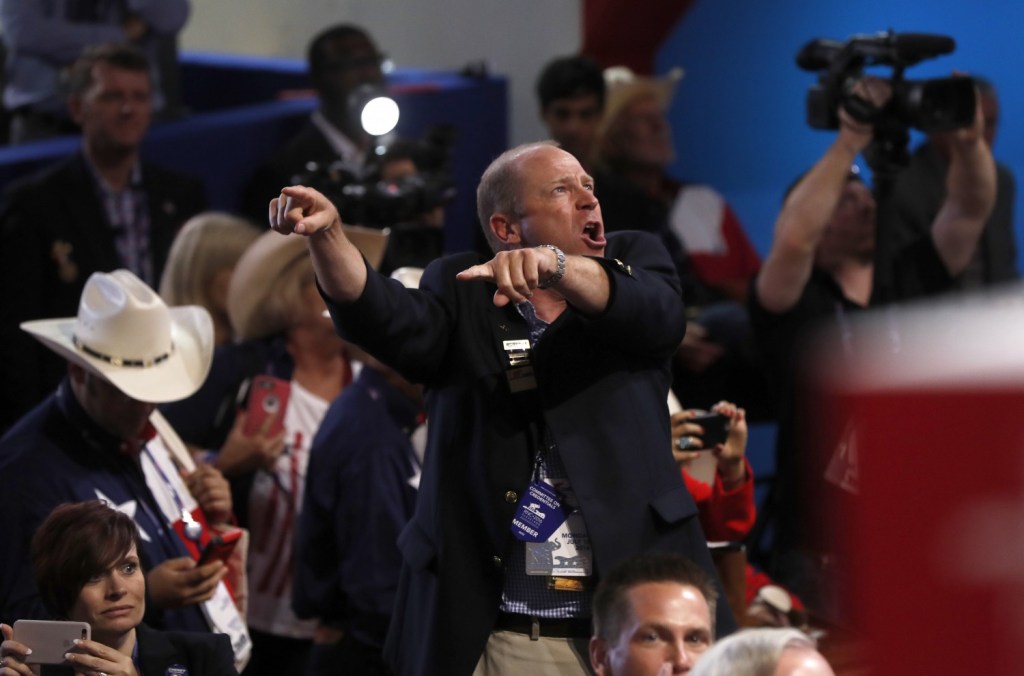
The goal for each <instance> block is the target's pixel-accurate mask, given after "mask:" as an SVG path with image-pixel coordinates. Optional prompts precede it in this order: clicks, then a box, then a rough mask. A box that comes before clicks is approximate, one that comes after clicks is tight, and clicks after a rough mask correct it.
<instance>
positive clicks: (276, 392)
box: [242, 374, 292, 437]
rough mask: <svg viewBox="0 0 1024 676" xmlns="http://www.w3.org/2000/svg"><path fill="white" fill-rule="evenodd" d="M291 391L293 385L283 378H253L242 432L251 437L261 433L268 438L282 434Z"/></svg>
mask: <svg viewBox="0 0 1024 676" xmlns="http://www.w3.org/2000/svg"><path fill="white" fill-rule="evenodd" d="M291 389H292V386H291V383H289V382H288V381H287V380H282V379H281V378H275V377H273V376H268V375H266V374H260V375H258V376H256V377H255V378H253V380H252V386H251V387H250V388H249V401H248V403H247V404H246V407H245V413H246V420H245V427H243V428H242V432H243V433H244V434H246V435H249V436H251V435H253V434H256V433H260V434H263V435H264V436H267V437H273V436H277V435H278V434H280V433H281V430H283V429H284V413H285V410H286V409H287V408H288V397H289V396H290V395H291Z"/></svg>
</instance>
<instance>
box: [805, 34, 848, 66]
mask: <svg viewBox="0 0 1024 676" xmlns="http://www.w3.org/2000/svg"><path fill="white" fill-rule="evenodd" d="M844 44H845V43H842V42H839V41H838V40H828V39H826V38H818V39H817V40H811V41H810V42H808V43H807V44H806V45H804V46H803V47H802V48H801V49H800V51H799V52H797V54H796V65H797V66H798V67H800V69H801V70H814V71H817V70H825V69H826V68H828V67H829V64H831V63H832V60H833V59H834V58H835V56H836V54H838V53H839V52H840V50H842V48H843V46H844Z"/></svg>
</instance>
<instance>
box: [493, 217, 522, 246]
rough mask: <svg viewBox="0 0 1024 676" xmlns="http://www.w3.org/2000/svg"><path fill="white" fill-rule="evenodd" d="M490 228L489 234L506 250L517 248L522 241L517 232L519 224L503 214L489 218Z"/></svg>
mask: <svg viewBox="0 0 1024 676" xmlns="http://www.w3.org/2000/svg"><path fill="white" fill-rule="evenodd" d="M490 226H491V232H493V233H494V236H495V237H496V238H497V239H498V241H499V242H501V243H502V244H504V245H505V247H506V248H512V247H514V246H517V245H519V244H521V243H522V241H523V240H522V235H521V233H520V232H519V223H518V222H517V221H513V220H512V219H511V218H510V217H509V216H506V215H505V214H494V215H493V216H491V221H490Z"/></svg>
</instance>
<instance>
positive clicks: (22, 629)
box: [14, 620, 92, 664]
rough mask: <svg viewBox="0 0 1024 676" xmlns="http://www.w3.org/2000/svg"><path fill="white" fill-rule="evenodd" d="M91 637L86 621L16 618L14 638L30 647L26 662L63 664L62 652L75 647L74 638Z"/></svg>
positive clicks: (90, 629) (90, 630)
mask: <svg viewBox="0 0 1024 676" xmlns="http://www.w3.org/2000/svg"><path fill="white" fill-rule="evenodd" d="M90 638H92V628H91V627H90V626H89V623H88V622H60V621H57V620H18V621H17V622H15V623H14V640H15V641H18V642H19V643H24V644H25V645H26V646H28V647H29V648H31V649H32V654H31V655H29V656H28V657H26V658H25V663H26V664H64V663H65V661H64V653H66V652H68V651H69V650H71V649H72V648H74V647H75V643H74V642H75V640H76V639H90Z"/></svg>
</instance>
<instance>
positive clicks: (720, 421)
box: [688, 413, 731, 451]
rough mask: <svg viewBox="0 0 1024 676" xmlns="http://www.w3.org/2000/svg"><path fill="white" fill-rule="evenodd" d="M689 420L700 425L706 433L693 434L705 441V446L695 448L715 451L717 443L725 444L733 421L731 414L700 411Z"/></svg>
mask: <svg viewBox="0 0 1024 676" xmlns="http://www.w3.org/2000/svg"><path fill="white" fill-rule="evenodd" d="M688 422H691V423H693V424H695V425H700V426H701V427H702V428H703V429H704V434H696V435H692V436H696V437H699V438H700V439H701V441H703V442H704V447H703V448H697V449H693V450H698V451H713V450H714V449H715V446H716V445H718V444H724V443H725V440H726V438H727V437H728V436H729V425H730V422H731V421H730V419H729V416H727V415H724V414H722V413H698V414H697V415H695V416H694V417H692V418H690V420H689V421H688Z"/></svg>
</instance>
